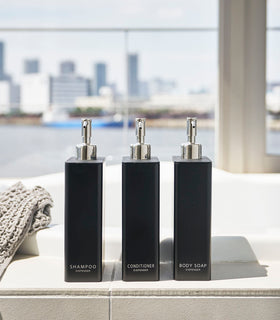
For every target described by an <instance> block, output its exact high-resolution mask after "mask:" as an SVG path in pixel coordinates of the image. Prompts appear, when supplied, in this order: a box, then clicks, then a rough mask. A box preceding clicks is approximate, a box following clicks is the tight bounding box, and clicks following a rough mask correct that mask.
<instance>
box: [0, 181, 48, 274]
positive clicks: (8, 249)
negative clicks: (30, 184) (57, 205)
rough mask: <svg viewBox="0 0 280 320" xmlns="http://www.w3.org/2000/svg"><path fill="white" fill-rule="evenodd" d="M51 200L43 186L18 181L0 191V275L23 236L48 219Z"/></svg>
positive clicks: (37, 228)
mask: <svg viewBox="0 0 280 320" xmlns="http://www.w3.org/2000/svg"><path fill="white" fill-rule="evenodd" d="M52 206H53V200H52V198H51V196H50V194H49V193H48V192H47V191H46V190H45V189H44V188H42V187H38V186H37V187H35V188H34V189H32V190H28V189H26V187H25V186H24V185H23V184H22V183H21V182H18V183H16V184H15V185H13V186H12V187H10V188H9V189H8V190H7V191H5V192H2V193H0V278H1V276H2V274H3V273H4V271H5V270H6V268H7V266H8V265H9V263H10V262H11V260H12V258H13V256H14V254H15V253H16V251H17V249H18V247H19V246H20V245H21V243H22V242H23V240H24V239H25V238H26V237H27V236H28V235H31V234H33V233H34V232H36V231H38V230H40V229H43V228H45V227H47V225H48V224H49V223H50V222H51V216H50V208H51V207H52Z"/></svg>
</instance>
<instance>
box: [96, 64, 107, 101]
mask: <svg viewBox="0 0 280 320" xmlns="http://www.w3.org/2000/svg"><path fill="white" fill-rule="evenodd" d="M106 86H107V66H106V64H105V63H96V64H95V65H94V94H95V95H97V96H100V88H102V87H106Z"/></svg>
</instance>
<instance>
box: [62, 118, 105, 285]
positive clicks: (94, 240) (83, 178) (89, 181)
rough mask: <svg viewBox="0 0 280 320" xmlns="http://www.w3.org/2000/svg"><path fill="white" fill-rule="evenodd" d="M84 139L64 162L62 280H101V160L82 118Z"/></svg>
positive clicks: (89, 121) (86, 122)
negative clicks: (74, 152)
mask: <svg viewBox="0 0 280 320" xmlns="http://www.w3.org/2000/svg"><path fill="white" fill-rule="evenodd" d="M82 137H83V143H82V144H79V145H77V148H76V149H77V157H76V158H74V157H73V158H70V159H69V160H67V161H66V163H65V237H64V240H65V281H68V282H76V281H78V282H82V281H85V282H91V281H92V282H96V281H101V280H102V247H103V246H102V215H103V214H102V211H103V203H102V198H103V162H104V158H97V156H96V146H95V145H92V144H91V143H90V140H91V120H90V119H84V120H82Z"/></svg>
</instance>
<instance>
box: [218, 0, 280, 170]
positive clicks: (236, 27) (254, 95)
mask: <svg viewBox="0 0 280 320" xmlns="http://www.w3.org/2000/svg"><path fill="white" fill-rule="evenodd" d="M266 9H267V3H266V0H219V102H218V106H217V109H216V147H217V149H216V164H217V167H218V168H220V169H224V170H227V171H230V172H233V173H263V172H280V156H278V155H269V154H267V153H266Z"/></svg>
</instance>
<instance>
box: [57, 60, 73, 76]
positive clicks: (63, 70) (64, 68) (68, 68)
mask: <svg viewBox="0 0 280 320" xmlns="http://www.w3.org/2000/svg"><path fill="white" fill-rule="evenodd" d="M73 73H75V63H74V62H73V61H62V62H61V63H60V74H63V75H64V74H65V75H66V74H73Z"/></svg>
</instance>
